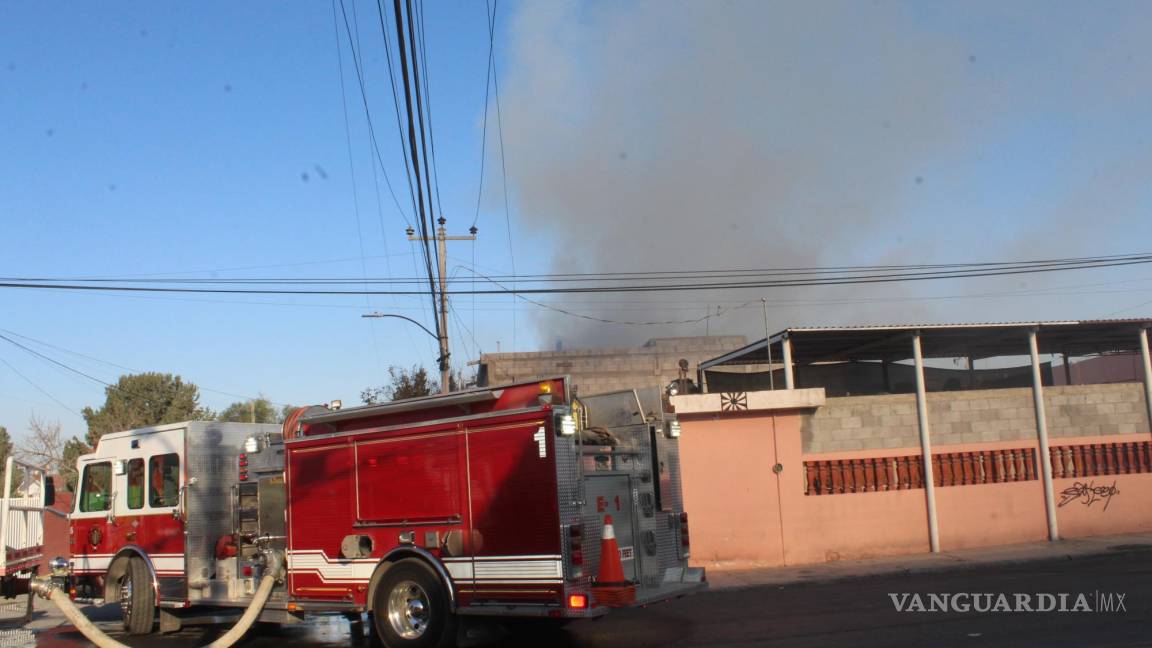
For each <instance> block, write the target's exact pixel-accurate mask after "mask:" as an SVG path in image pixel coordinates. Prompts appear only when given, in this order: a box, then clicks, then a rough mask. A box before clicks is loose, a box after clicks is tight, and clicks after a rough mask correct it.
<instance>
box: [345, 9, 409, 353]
mask: <svg viewBox="0 0 1152 648" xmlns="http://www.w3.org/2000/svg"><path fill="white" fill-rule="evenodd" d="M340 10H341V12H344V0H340ZM352 16H353V23H354V24H356V40H357V42H358V41H359V38H360V26H359V21H357V20H356V5H355V4H353V5H352ZM344 26H345V27H347V26H348V15H347V13H344ZM332 28H333V31H334V33H335V36H336V62H337V68H338V70H339V72H340V107H341V109H342V111H343V114H344V141H345V144H346V145H347V149H348V173H349V176H350V178H351V180H352V213H353V215H354V216H355V217H356V242H357V244H358V245H359V248H360V273H361V276H362V277H363V278H364V288H365V289H367V288H368V262H367V261H366V260H365V259H364V231H363V227H362V224H361V219H360V196H359V192H358V191H357V187H356V163H355V158H354V157H353V155H352V127H351V123H350V121H349V119H348V98H347V96H348V91H347V89H346V88H345V86H344V55H343V53H342V51H341V48H340V23H339V21H338V20H337V18H336V2H335V0H334V1H333V2H332ZM348 46H349V48H350V49H351V51H352V57H353V61H354V62H355V61H356V50H355V49H354V47H355V45H354V44H353V43H352V33H351V32H349V33H348ZM356 66H357V69H359V62H356ZM357 78H360V79H362V75H359V74H358V76H357ZM363 90H364V87H363V82H362V81H361V93H363ZM364 110H365V113H367V110H368V104H367V99H365V104H364ZM372 176H373V178H375V177H376V165H375V164H373V165H372ZM384 181H385V182H387V183H388V188H389V190H391V188H392V184H391V182H390V181H389V180H388V177H387V176H385V177H384ZM376 198H377V202H379V198H380V194H379V186H377V193H376ZM393 198H395V193H393ZM396 207H397V208H399V207H400V203H399V201H397V202H396ZM385 251H387V248H385ZM389 274H391V273H389ZM393 299H395V297H393ZM364 304H365V305H366V306H367V307H368V308H372V297H371V296H370V295H364ZM368 337H369V339H370V340H371V342H372V351H373V353H374V356H375V358H376V370H377V371H378V372H379V373H380V374H381V375H383V372H384V367H383V362H382V361H381V358H380V341H379V340H377V339H376V329H374V328H371V327H370V328H369V330H368Z"/></svg>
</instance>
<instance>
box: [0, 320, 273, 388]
mask: <svg viewBox="0 0 1152 648" xmlns="http://www.w3.org/2000/svg"><path fill="white" fill-rule="evenodd" d="M0 330H3V333H0V340H4V341H6V342H8V343H9V344H12V345H15V346H16V347H18V348H20V349H22V350H23V351H25V352H27V353H30V354H32V355H33V356H36V357H37V358H40V359H41V360H44V361H47V362H49V363H51V364H53V365H56V366H57V367H60V368H61V369H64V370H66V371H69V372H71V373H74V374H76V375H78V376H81V377H83V378H87V379H88V380H91V381H93V382H96V383H99V384H101V385H103V386H105V387H107V388H109V389H115V390H118V391H122V392H125V393H129V394H131V393H132V392H131V391H130V390H127V389H124V388H123V387H121V386H119V385H116V384H113V383H110V382H107V381H105V380H101V379H100V378H97V377H95V376H92V375H90V374H88V373H85V372H83V371H80V370H79V369H76V368H75V367H72V366H70V365H68V364H65V363H63V362H61V361H59V360H56V359H55V358H52V357H50V356H47V355H44V354H43V353H40V352H39V351H37V350H35V349H32V348H30V347H28V346H26V345H24V344H21V343H20V342H17V341H16V340H13V339H12V338H10V337H8V335H13V336H16V337H20V338H23V339H25V340H28V341H30V342H34V343H36V344H42V345H44V346H47V347H51V348H54V349H57V350H59V351H63V352H65V353H71V354H73V355H77V356H80V357H83V358H88V359H89V360H94V361H96V362H100V363H102V364H107V365H110V366H113V367H117V368H120V369H124V370H126V371H132V372H134V373H139V372H138V371H136V370H134V369H131V368H129V367H125V366H123V365H118V364H116V363H114V362H108V361H106V360H100V359H99V358H94V357H92V356H88V355H84V354H83V353H80V352H78V351H71V350H68V349H65V348H63V347H58V346H55V345H52V344H49V343H47V342H44V341H42V340H37V339H35V338H32V337H29V336H27V335H20V334H19V333H15V332H13V331H8V330H6V329H0ZM4 333H7V334H8V335H4ZM196 387H197V389H201V390H203V391H206V392H212V393H215V394H221V395H223V396H230V397H232V398H240V399H244V400H254V399H253V398H252V397H250V396H243V395H240V394H233V393H231V392H226V391H220V390H218V389H211V388H208V387H204V386H201V385H196ZM53 400H55V399H53ZM265 400H267V399H265ZM268 402H270V403H272V404H273V405H280V406H284V405H288V403H276V402H273V401H268Z"/></svg>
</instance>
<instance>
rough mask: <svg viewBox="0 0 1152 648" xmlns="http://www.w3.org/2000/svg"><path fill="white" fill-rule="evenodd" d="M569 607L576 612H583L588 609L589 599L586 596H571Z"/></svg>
mask: <svg viewBox="0 0 1152 648" xmlns="http://www.w3.org/2000/svg"><path fill="white" fill-rule="evenodd" d="M568 607H570V608H572V609H574V610H583V609H584V608H586V607H588V597H587V596H586V595H584V594H570V595H569V596H568Z"/></svg>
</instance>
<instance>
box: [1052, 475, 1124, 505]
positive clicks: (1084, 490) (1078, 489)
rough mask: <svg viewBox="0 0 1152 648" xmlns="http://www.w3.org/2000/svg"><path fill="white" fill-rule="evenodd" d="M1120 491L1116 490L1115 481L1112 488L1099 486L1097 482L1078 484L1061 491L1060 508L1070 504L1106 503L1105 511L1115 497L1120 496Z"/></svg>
mask: <svg viewBox="0 0 1152 648" xmlns="http://www.w3.org/2000/svg"><path fill="white" fill-rule="evenodd" d="M1119 494H1120V489H1118V488H1116V482H1115V481H1113V482H1112V485H1111V486H1097V485H1096V482H1094V481H1090V482H1087V483H1085V482H1076V483H1074V484H1072V485H1071V486H1069V487H1068V488H1065V489H1064V490H1062V491H1060V506H1064V505H1065V504H1070V503H1072V502H1079V503H1081V504H1083V505H1084V506H1092V505H1093V504H1095V503H1096V502H1104V509H1103V510H1105V511H1107V510H1108V505H1109V504H1110V503H1111V502H1112V497H1113V496H1114V495H1119Z"/></svg>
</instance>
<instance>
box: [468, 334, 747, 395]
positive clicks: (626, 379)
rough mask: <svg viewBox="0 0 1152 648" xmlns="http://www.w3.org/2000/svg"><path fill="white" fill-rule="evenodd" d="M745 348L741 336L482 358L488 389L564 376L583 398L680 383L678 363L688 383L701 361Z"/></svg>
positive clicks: (492, 355) (502, 354) (694, 378)
mask: <svg viewBox="0 0 1152 648" xmlns="http://www.w3.org/2000/svg"><path fill="white" fill-rule="evenodd" d="M745 344H747V340H746V339H745V338H744V337H743V336H710V337H685V338H654V339H652V340H649V341H648V342H647V343H646V344H645V345H644V346H641V347H636V348H632V349H569V350H565V351H533V352H524V353H485V354H483V355H482V356H481V357H480V362H481V363H482V364H483V365H484V366H485V369H486V374H487V383H486V384H488V385H500V384H503V383H509V382H514V381H517V380H530V379H532V378H537V377H543V376H556V375H563V374H567V375H570V376H572V379H573V382H574V384H575V385H576V386H577V387H578V388H579V391H580V393H581V394H601V393H605V392H611V391H618V390H622V389H634V388H637V387H650V386H653V385H661V386H662V385H666V384H668V383H669V382H671V381H673V380H675V379H676V378H679V377H680V367H679V362H680V359H681V358H684V359H686V360H687V361H688V366H689V367H690V368H691V369H690V370H689V374H688V375H689V377H690V378H691V379H692V380H693V381H695V380H696V369H695V368H696V366H697V365H699V364H700V363H701V362H703V361H705V360H709V359H711V358H714V357H716V356H718V355H721V354H724V353H727V352H729V351H732V350H733V349H737V348H740V347H742V346H744V345H745Z"/></svg>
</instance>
